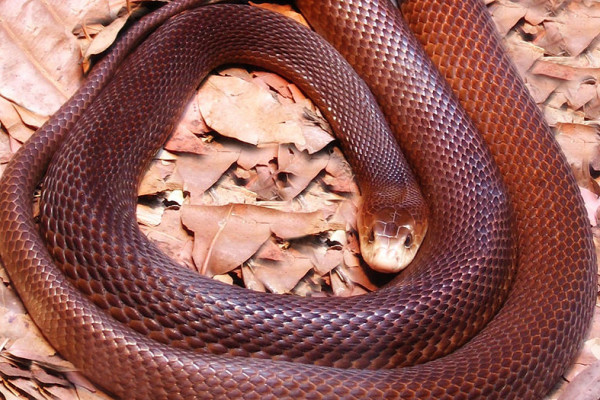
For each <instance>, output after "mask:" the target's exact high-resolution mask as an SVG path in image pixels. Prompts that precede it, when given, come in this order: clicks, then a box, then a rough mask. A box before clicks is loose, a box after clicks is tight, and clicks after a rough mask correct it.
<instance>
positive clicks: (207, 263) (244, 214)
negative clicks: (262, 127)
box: [182, 204, 332, 276]
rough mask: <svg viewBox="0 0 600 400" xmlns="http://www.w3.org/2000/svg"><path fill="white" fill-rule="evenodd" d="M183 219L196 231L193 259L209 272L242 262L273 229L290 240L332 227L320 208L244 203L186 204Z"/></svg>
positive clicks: (187, 225) (261, 244) (216, 273)
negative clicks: (292, 208) (293, 209)
mask: <svg viewBox="0 0 600 400" xmlns="http://www.w3.org/2000/svg"><path fill="white" fill-rule="evenodd" d="M182 221H183V224H184V225H185V226H186V227H187V228H188V229H190V230H191V231H193V232H194V261H195V262H196V265H198V266H202V267H199V269H200V270H201V271H203V272H204V271H205V272H206V273H207V274H208V275H209V276H212V275H218V274H224V273H226V272H229V271H230V270H231V269H233V268H235V267H237V266H238V265H241V264H242V263H243V262H245V261H246V260H248V259H249V258H250V257H251V256H253V255H254V254H255V253H256V252H257V251H258V250H259V249H260V248H261V247H262V246H263V245H264V243H265V242H266V241H267V239H268V238H269V237H270V236H271V233H272V234H274V235H276V236H277V237H279V238H281V239H285V240H289V239H294V238H299V237H303V236H307V235H312V234H316V233H320V232H323V231H325V230H328V229H332V228H331V227H330V226H329V224H328V223H327V221H326V220H325V216H324V215H323V213H322V212H321V211H316V212H312V213H290V212H284V211H279V210H274V209H271V208H265V207H259V206H253V205H242V204H237V205H226V206H183V207H182Z"/></svg>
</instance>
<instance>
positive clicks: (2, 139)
mask: <svg viewBox="0 0 600 400" xmlns="http://www.w3.org/2000/svg"><path fill="white" fill-rule="evenodd" d="M12 155H13V152H12V151H11V149H10V140H9V138H8V134H6V133H5V132H4V131H3V130H0V176H2V171H3V170H2V167H3V165H4V164H6V163H8V160H10V158H11V157H12Z"/></svg>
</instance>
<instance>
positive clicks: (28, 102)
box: [0, 0, 89, 116]
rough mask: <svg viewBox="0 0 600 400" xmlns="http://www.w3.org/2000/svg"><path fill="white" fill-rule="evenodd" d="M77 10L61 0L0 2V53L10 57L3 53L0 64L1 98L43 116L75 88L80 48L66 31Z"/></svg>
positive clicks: (49, 113) (79, 79) (55, 107)
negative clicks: (42, 22)
mask: <svg viewBox="0 0 600 400" xmlns="http://www.w3.org/2000/svg"><path fill="white" fill-rule="evenodd" d="M83 6H84V8H85V6H87V7H89V4H83ZM80 7H81V5H80ZM80 10H81V8H78V7H77V5H76V4H72V3H64V2H56V3H52V4H48V3H46V2H43V1H24V0H16V1H11V2H9V1H5V2H3V6H2V7H0V19H2V20H3V29H2V30H0V52H1V53H2V54H10V55H11V56H10V57H5V58H4V61H3V64H4V65H3V68H0V81H1V82H2V85H1V86H0V95H1V96H2V97H4V98H5V99H9V100H11V101H14V102H16V103H18V104H21V105H22V106H24V107H25V108H27V109H29V110H31V111H32V112H35V113H37V114H40V115H43V116H49V115H51V114H53V113H54V112H55V111H56V110H57V109H58V107H60V105H61V104H62V103H64V102H65V101H66V100H67V99H68V98H69V97H70V96H71V95H72V94H73V93H74V92H75V90H76V89H77V87H78V86H79V83H80V82H81V79H82V77H83V71H82V70H81V67H80V66H79V60H80V57H81V50H80V47H79V44H78V41H77V39H76V38H75V36H73V35H72V34H71V33H70V32H71V31H72V30H73V28H74V25H75V24H76V23H77V22H78V21H77V20H76V16H77V14H78V12H79V11H80ZM57 16H60V17H59V18H57ZM39 21H53V22H52V23H44V24H40V23H39Z"/></svg>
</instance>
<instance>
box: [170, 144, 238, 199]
mask: <svg viewBox="0 0 600 400" xmlns="http://www.w3.org/2000/svg"><path fill="white" fill-rule="evenodd" d="M239 155H240V153H239V151H230V150H226V151H222V152H212V153H209V154H205V155H201V156H198V155H192V154H181V155H180V157H179V159H178V161H177V167H176V169H177V172H178V174H179V176H181V179H182V180H183V190H184V191H186V192H189V193H190V202H191V204H198V203H199V202H200V200H199V199H200V198H201V196H202V194H203V193H204V192H205V191H206V190H207V189H208V188H210V187H211V186H212V185H214V184H215V182H217V181H218V180H219V179H220V178H221V176H222V175H223V173H225V171H227V170H228V169H229V167H231V165H232V164H233V163H234V162H236V160H237V159H238V157H239Z"/></svg>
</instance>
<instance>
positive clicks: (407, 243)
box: [404, 233, 413, 248]
mask: <svg viewBox="0 0 600 400" xmlns="http://www.w3.org/2000/svg"><path fill="white" fill-rule="evenodd" d="M412 241H413V235H412V233H409V234H408V235H406V239H404V247H407V248H408V247H410V245H411V244H412Z"/></svg>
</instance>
